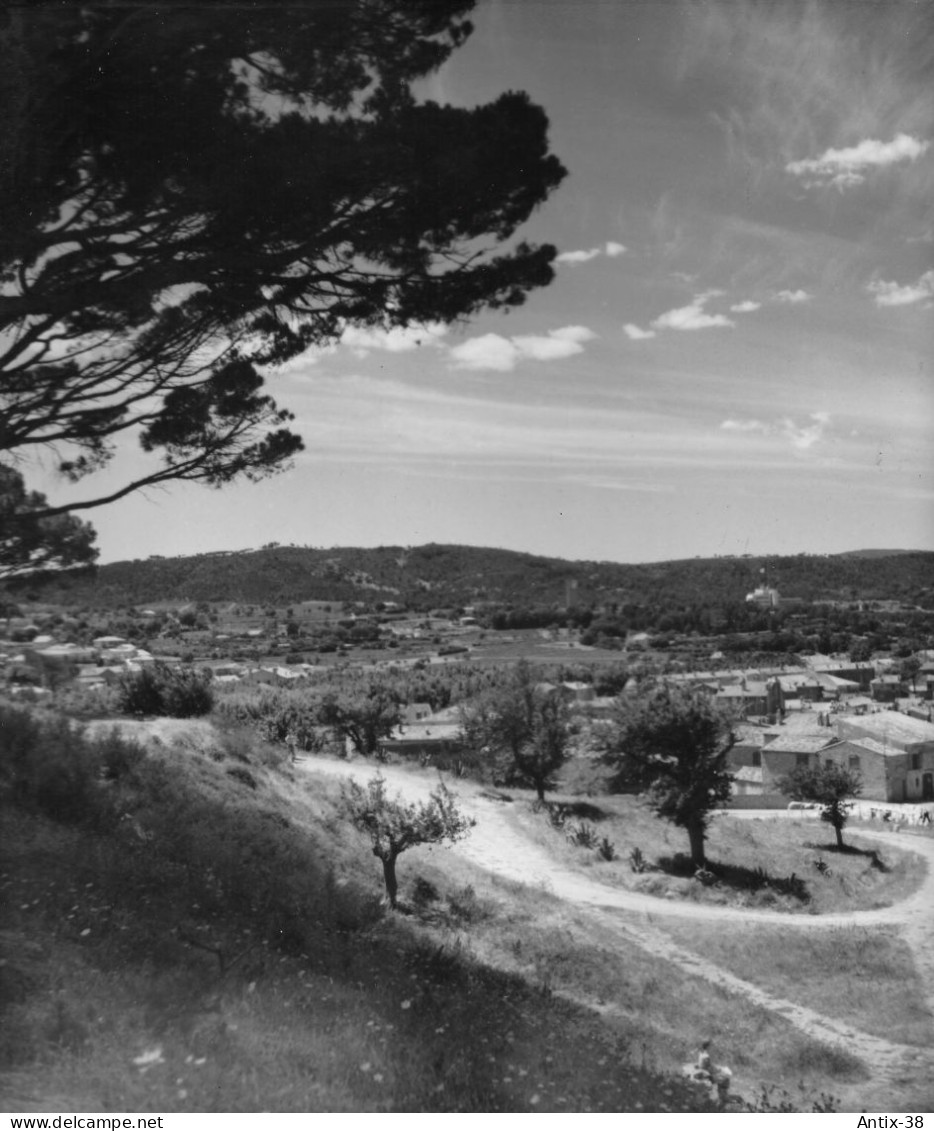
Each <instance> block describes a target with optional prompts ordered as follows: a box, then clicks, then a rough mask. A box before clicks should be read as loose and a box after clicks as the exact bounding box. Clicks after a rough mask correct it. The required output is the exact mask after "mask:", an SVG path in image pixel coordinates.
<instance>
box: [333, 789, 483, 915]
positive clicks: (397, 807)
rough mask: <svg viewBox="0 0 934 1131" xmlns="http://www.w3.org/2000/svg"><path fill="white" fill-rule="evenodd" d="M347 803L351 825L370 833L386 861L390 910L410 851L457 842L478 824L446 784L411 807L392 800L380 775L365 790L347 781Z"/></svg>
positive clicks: (385, 871)
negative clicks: (403, 860)
mask: <svg viewBox="0 0 934 1131" xmlns="http://www.w3.org/2000/svg"><path fill="white" fill-rule="evenodd" d="M344 801H345V803H346V806H347V811H348V815H349V817H350V820H351V823H352V824H353V825H354V827H355V828H357V829H359V830H360V831H361V832H363V833H366V835H367V836H368V837H369V838H370V840H371V842H372V844H373V855H374V856H377V857H379V859H380V860H381V861H382V864H383V880H384V881H385V883H386V894H387V896H388V897H389V905H390V907H395V906H396V896H397V893H398V890H399V885H398V882H397V880H396V861H397V860H398V858H399V857H400V856H401V855H402V853H403V852H405V850H406V849H407V848H413V847H414V846H415V845H417V844H441V843H443V842H444V841H450V842H451V843H454V842H455V841H458V840H461V839H462V838H463V837H465V836H467V834H468V833H469V832H470V830H471V829H472V828H473V826H474V825H475V824H476V821H474V820H473V819H472V818H468V817H465V816H463V814H462V813H461V812H460V811H459V810H458V808H457V805H456V804H455V797H454V794H453V793H451V791H450V790H449V789H448V787H447V786H446V785H445V784H444V782H443V781H441V782H439V783H438V787H437V789H435V790H434V792H433V793H432V794H431V796H430V798H429V799H428V801H427V802H426V801H421V802H418V803H417V804H409V803H406V802H405V801H403V800H402V798H401V797H400V796H398V795H397V796H396V797H395V798H390V797H389V796H388V795H387V793H386V779H385V778H384V777H383V776H382V774H377V775H376V777H375V778H371V780H370V781H368V782H367V785H366V788H365V789H364V788H363V786H361V785H359V784H358V783H357V782H355V781H349V782H347V784H346V786H345V787H344Z"/></svg>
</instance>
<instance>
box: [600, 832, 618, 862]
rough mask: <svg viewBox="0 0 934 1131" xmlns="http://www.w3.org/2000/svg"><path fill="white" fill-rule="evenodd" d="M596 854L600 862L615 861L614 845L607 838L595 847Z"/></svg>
mask: <svg viewBox="0 0 934 1131" xmlns="http://www.w3.org/2000/svg"><path fill="white" fill-rule="evenodd" d="M597 852H598V854H599V856H600V859H601V860H615V859H616V845H615V844H614V843H613V842H612V841H611V840H610V838H609V837H606V836H605V837H604V838H603V839H602V840H601V841H600V843H599V844H598V845H597Z"/></svg>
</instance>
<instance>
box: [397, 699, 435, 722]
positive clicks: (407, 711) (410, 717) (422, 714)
mask: <svg viewBox="0 0 934 1131" xmlns="http://www.w3.org/2000/svg"><path fill="white" fill-rule="evenodd" d="M430 715H431V704H430V703H407V704H406V705H405V707H404V708H403V710H402V722H403V723H404V724H406V725H408V724H410V723H417V722H420V721H421V720H422V719H427V718H428V717H429V716H430Z"/></svg>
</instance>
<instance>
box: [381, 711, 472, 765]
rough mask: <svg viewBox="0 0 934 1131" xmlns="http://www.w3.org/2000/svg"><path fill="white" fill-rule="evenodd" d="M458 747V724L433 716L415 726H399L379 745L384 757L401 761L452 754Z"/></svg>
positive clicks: (461, 741) (459, 747)
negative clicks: (401, 759)
mask: <svg viewBox="0 0 934 1131" xmlns="http://www.w3.org/2000/svg"><path fill="white" fill-rule="evenodd" d="M462 745H463V736H462V733H461V726H460V723H457V722H445V721H443V720H439V719H438V718H437V717H436V716H431V717H429V718H426V719H422V720H421V721H419V722H417V723H402V724H401V725H400V726H398V727H396V728H395V729H394V730H393V732H392V733H391V734H390V736H389V737H388V738H384V739H382V740H381V742H380V744H379V746H380V750H381V751H382V752H383V753H384V754H397V755H399V756H401V757H403V758H431V757H433V756H435V755H438V754H444V755H451V754H456V753H457V752H458V750H460V749H461V747H462Z"/></svg>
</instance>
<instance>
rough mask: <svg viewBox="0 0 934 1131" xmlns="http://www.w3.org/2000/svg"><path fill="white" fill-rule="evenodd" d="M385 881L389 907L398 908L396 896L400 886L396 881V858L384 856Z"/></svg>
mask: <svg viewBox="0 0 934 1131" xmlns="http://www.w3.org/2000/svg"><path fill="white" fill-rule="evenodd" d="M381 859H382V861H383V879H384V880H385V882H386V894H387V895H388V896H389V906H390V907H395V906H396V896H397V895H398V892H399V884H398V882H397V880H396V857H395V856H383V857H381Z"/></svg>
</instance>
